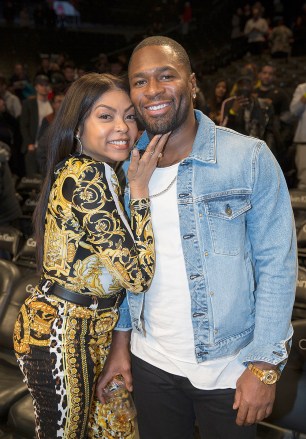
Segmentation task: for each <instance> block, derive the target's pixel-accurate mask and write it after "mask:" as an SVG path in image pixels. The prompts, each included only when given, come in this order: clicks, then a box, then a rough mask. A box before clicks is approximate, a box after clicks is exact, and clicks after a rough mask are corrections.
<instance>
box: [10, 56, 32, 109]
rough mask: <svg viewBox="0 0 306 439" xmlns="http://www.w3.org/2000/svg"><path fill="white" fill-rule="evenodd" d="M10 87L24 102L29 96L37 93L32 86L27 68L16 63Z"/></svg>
mask: <svg viewBox="0 0 306 439" xmlns="http://www.w3.org/2000/svg"><path fill="white" fill-rule="evenodd" d="M9 82H10V85H11V88H12V91H13V92H14V93H15V95H16V96H18V98H19V99H20V101H23V100H24V99H26V98H27V97H28V96H30V95H32V94H33V93H35V90H34V89H33V87H32V86H31V82H30V78H29V76H28V74H27V73H26V71H25V67H24V65H23V64H22V63H16V64H15V65H14V71H13V74H12V76H11V77H10V81H9Z"/></svg>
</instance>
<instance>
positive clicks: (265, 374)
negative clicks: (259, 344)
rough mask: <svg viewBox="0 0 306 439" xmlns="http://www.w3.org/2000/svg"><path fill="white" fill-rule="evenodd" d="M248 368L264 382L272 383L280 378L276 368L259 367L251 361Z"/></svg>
mask: <svg viewBox="0 0 306 439" xmlns="http://www.w3.org/2000/svg"><path fill="white" fill-rule="evenodd" d="M248 369H249V370H250V371H251V372H253V374H254V375H255V376H257V378H259V379H260V381H262V382H263V383H264V384H274V383H276V381H278V380H279V379H280V372H279V371H278V370H276V369H259V367H256V366H254V364H253V363H249V364H248Z"/></svg>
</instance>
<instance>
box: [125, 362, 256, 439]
mask: <svg viewBox="0 0 306 439" xmlns="http://www.w3.org/2000/svg"><path fill="white" fill-rule="evenodd" d="M132 372H133V386H134V400H135V405H136V408H137V413H138V426H139V434H140V438H141V439H192V438H194V425H195V420H197V424H198V426H199V431H200V435H201V438H202V439H238V438H239V439H255V437H256V425H252V426H250V427H239V426H238V425H236V422H235V420H236V414H237V412H236V410H233V408H232V406H233V402H234V396H235V390H234V389H222V390H201V389H197V388H195V387H194V386H193V385H192V384H191V383H190V381H189V380H188V379H187V378H184V377H181V376H177V375H173V374H170V373H168V372H165V371H163V370H161V369H158V368H157V367H154V366H152V365H150V364H149V363H146V362H145V361H143V360H141V359H140V358H138V357H136V356H135V355H133V356H132Z"/></svg>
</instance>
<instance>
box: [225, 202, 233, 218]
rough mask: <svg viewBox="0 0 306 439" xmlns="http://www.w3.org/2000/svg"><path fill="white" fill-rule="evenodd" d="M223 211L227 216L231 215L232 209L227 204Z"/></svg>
mask: <svg viewBox="0 0 306 439" xmlns="http://www.w3.org/2000/svg"><path fill="white" fill-rule="evenodd" d="M225 213H226V215H228V216H231V215H232V213H233V211H232V209H231V207H230V205H229V204H228V205H227V206H226V209H225Z"/></svg>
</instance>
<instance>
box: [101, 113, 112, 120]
mask: <svg viewBox="0 0 306 439" xmlns="http://www.w3.org/2000/svg"><path fill="white" fill-rule="evenodd" d="M98 118H99V119H104V120H108V119H110V118H111V115H110V114H100V115H99V116H98Z"/></svg>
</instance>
